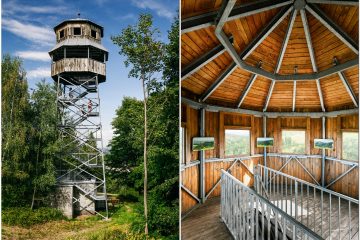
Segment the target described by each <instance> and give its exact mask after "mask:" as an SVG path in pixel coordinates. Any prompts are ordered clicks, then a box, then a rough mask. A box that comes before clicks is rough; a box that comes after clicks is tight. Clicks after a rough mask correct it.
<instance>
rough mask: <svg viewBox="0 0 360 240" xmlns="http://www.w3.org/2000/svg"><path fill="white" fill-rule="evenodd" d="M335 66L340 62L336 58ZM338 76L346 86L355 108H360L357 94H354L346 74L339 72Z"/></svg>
mask: <svg viewBox="0 0 360 240" xmlns="http://www.w3.org/2000/svg"><path fill="white" fill-rule="evenodd" d="M334 64H335V65H337V64H338V60H337V59H336V58H335V57H334ZM338 75H339V77H340V79H341V81H342V82H343V84H344V87H345V88H346V91H347V92H348V94H349V96H350V98H351V100H352V101H353V103H354V105H355V107H358V106H359V104H358V99H357V97H356V94H355V93H354V91H353V89H352V88H351V85H350V83H349V81H348V80H347V78H346V76H345V74H344V73H343V72H338Z"/></svg>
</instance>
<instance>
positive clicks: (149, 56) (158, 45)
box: [111, 14, 164, 80]
mask: <svg viewBox="0 0 360 240" xmlns="http://www.w3.org/2000/svg"><path fill="white" fill-rule="evenodd" d="M152 25H153V19H152V16H151V15H150V14H141V15H140V16H139V21H138V23H137V24H136V25H134V26H131V25H130V26H128V27H127V28H125V29H123V30H122V32H121V34H120V35H118V36H112V37H111V40H112V41H113V43H114V44H116V45H118V46H119V48H120V51H119V54H121V55H125V56H126V57H127V58H126V60H125V61H124V63H125V66H126V67H129V66H130V65H131V67H132V68H131V70H130V71H129V77H134V78H137V79H139V78H144V77H145V78H146V79H147V80H151V75H152V74H153V73H155V72H159V71H161V67H162V52H163V49H164V44H163V43H162V42H161V41H158V40H155V39H156V38H157V37H159V36H160V32H159V30H158V29H157V28H155V29H153V28H152Z"/></svg>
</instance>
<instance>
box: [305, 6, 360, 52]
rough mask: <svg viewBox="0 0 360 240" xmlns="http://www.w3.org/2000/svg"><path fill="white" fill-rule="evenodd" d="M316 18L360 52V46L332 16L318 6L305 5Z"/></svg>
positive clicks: (351, 47)
mask: <svg viewBox="0 0 360 240" xmlns="http://www.w3.org/2000/svg"><path fill="white" fill-rule="evenodd" d="M305 8H306V10H308V11H309V12H310V13H311V14H312V15H313V16H314V17H315V18H317V19H318V20H319V21H320V22H321V23H322V24H324V26H325V27H327V28H328V29H329V30H330V31H331V32H332V33H333V34H335V35H336V36H337V37H338V38H339V39H340V40H341V41H342V42H343V43H344V44H346V45H347V46H348V47H349V48H350V49H351V50H352V51H353V52H355V53H356V54H359V47H358V44H357V42H356V41H354V40H353V39H352V38H351V37H350V36H349V35H348V34H347V33H346V32H345V31H343V30H342V29H341V28H340V27H339V26H338V25H337V24H336V23H335V22H334V21H333V20H332V19H331V18H329V17H328V16H327V15H326V14H325V13H324V12H323V11H322V10H321V9H320V8H319V7H318V6H316V5H314V4H311V3H309V4H307V5H306V6H305Z"/></svg>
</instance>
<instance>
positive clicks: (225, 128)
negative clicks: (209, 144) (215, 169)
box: [224, 125, 252, 158]
mask: <svg viewBox="0 0 360 240" xmlns="http://www.w3.org/2000/svg"><path fill="white" fill-rule="evenodd" d="M226 130H247V131H249V154H240V155H226ZM251 135H252V131H251V127H244V126H233V125H224V157H225V158H235V157H248V156H251V150H252V148H251Z"/></svg>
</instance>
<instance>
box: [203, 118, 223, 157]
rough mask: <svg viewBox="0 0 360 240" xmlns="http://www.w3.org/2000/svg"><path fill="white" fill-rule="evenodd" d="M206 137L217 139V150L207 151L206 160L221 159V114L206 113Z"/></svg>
mask: <svg viewBox="0 0 360 240" xmlns="http://www.w3.org/2000/svg"><path fill="white" fill-rule="evenodd" d="M205 137H214V138H215V148H214V149H213V150H207V151H205V159H210V158H216V157H219V146H220V144H219V113H218V112H206V113H205Z"/></svg>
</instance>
